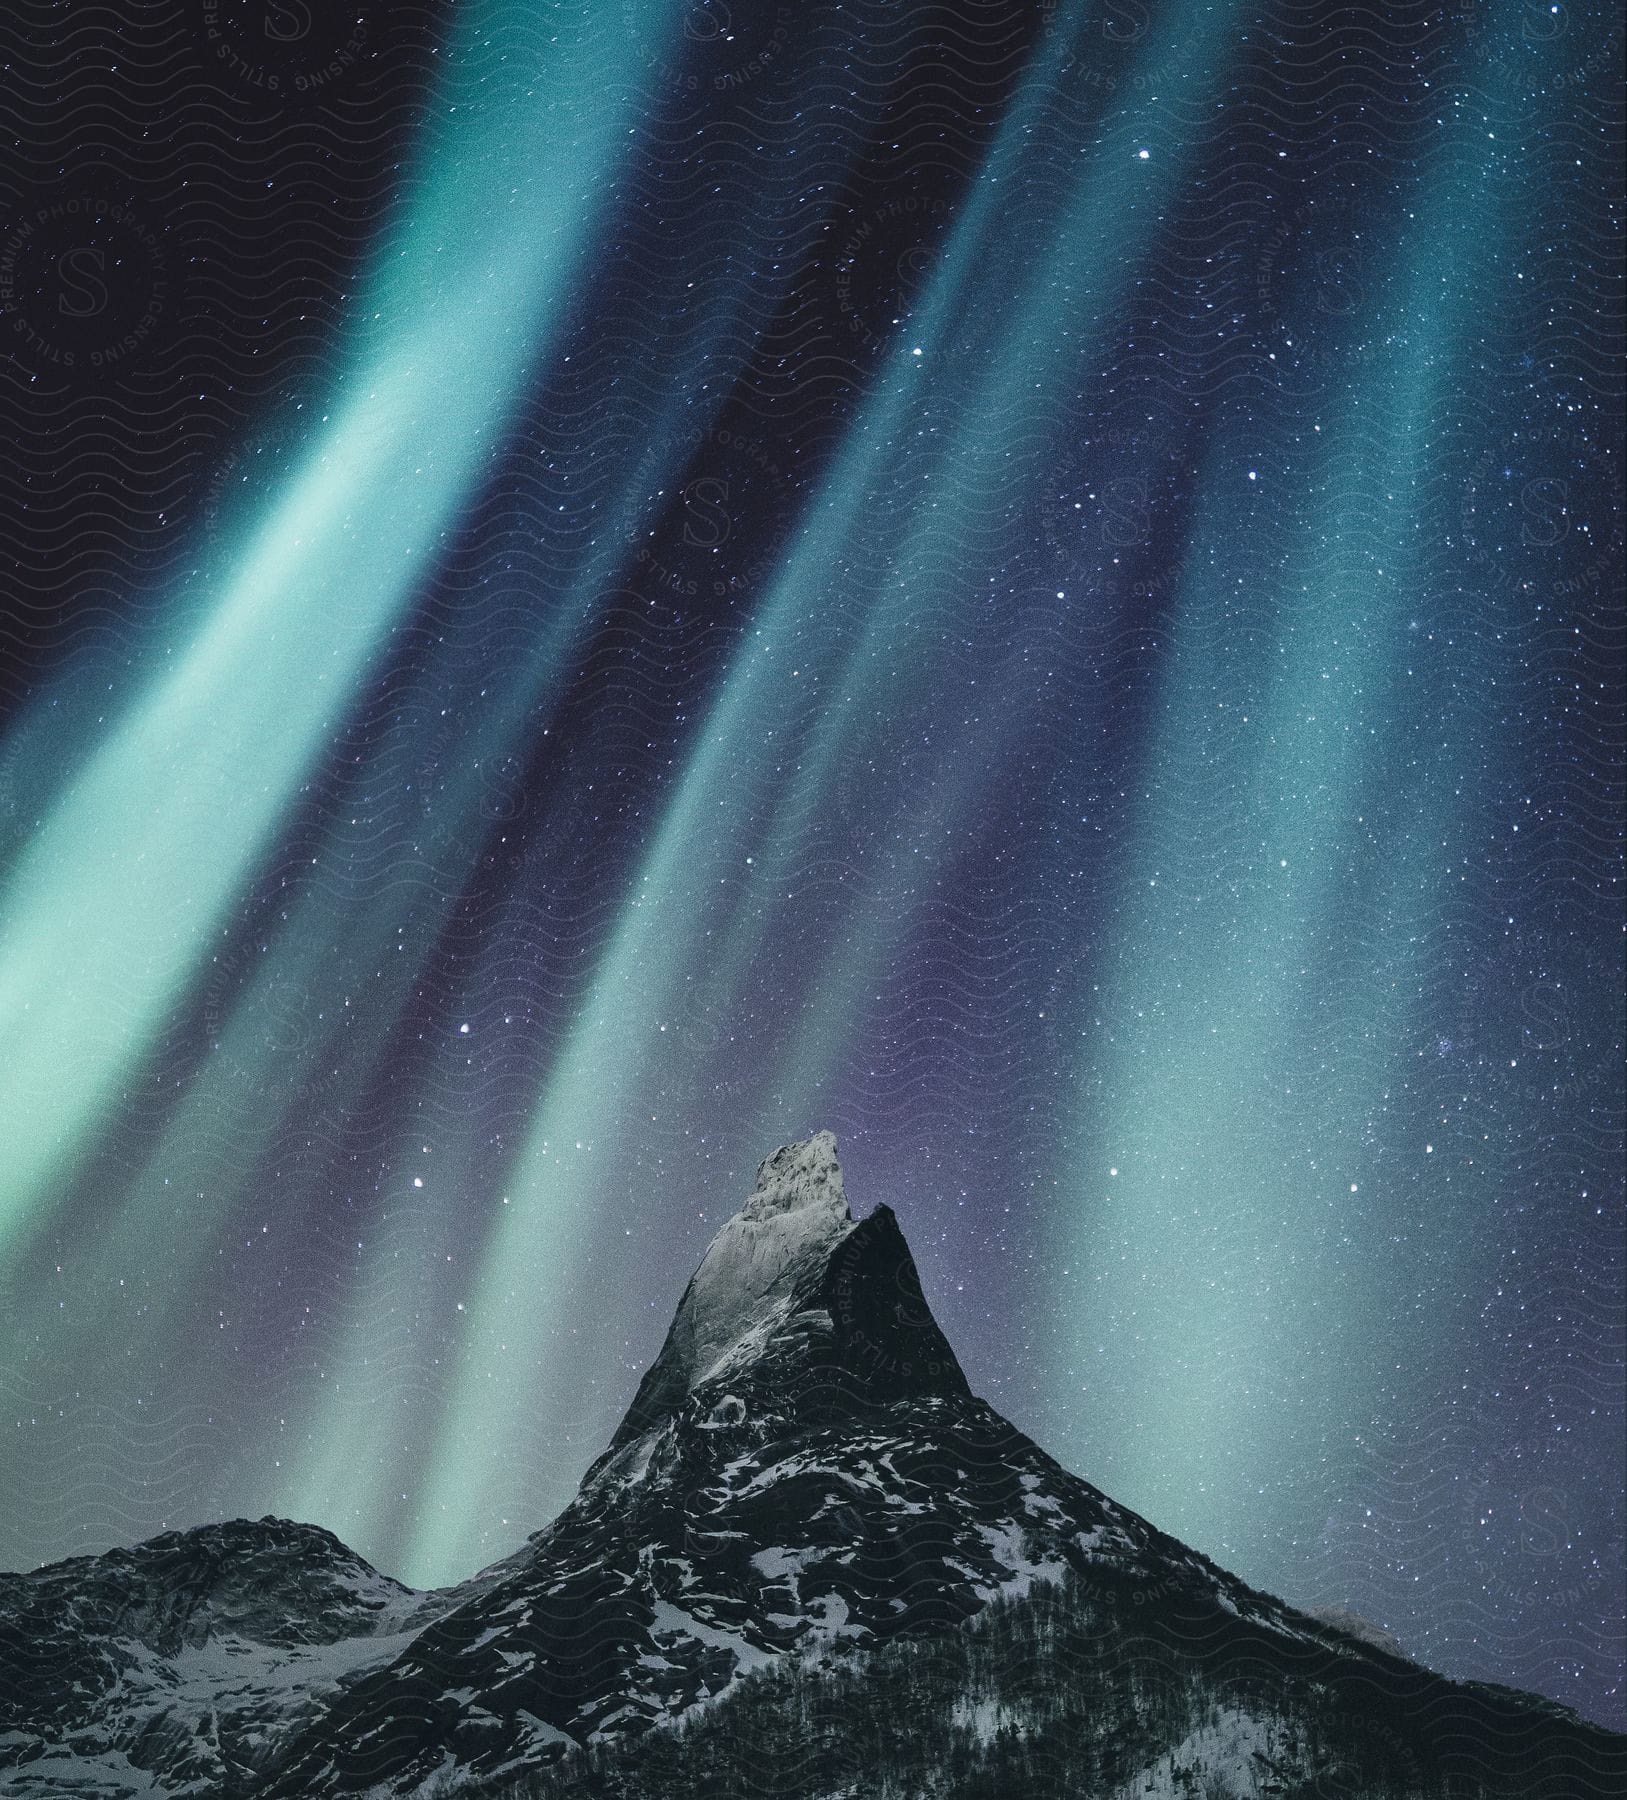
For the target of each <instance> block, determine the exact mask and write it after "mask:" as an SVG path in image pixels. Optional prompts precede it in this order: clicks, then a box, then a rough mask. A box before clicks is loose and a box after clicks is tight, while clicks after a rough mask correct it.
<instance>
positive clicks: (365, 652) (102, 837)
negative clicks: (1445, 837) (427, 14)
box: [0, 0, 666, 1257]
mask: <svg viewBox="0 0 1627 1800" xmlns="http://www.w3.org/2000/svg"><path fill="white" fill-rule="evenodd" d="M645 10H647V11H648V12H649V13H650V14H651V21H652V23H653V22H654V21H655V19H656V17H657V16H658V15H659V14H661V13H663V12H664V11H665V10H666V9H665V7H664V5H660V4H654V3H650V0H646V6H645ZM581 29H582V37H581V39H580V41H578V42H575V43H567V42H565V41H563V40H562V39H561V38H557V37H556V38H553V39H549V38H547V37H545V35H544V33H543V32H542V31H541V29H540V28H539V27H538V26H537V24H536V23H535V22H534V15H533V13H532V11H531V9H530V8H528V7H526V6H524V5H522V4H519V3H518V0H489V3H488V4H483V5H480V6H477V7H476V8H474V9H473V10H472V11H470V12H469V13H468V14H467V15H466V17H465V18H464V20H463V23H462V25H461V27H460V29H459V31H458V33H457V35H456V37H455V40H454V43H453V45H452V47H451V50H450V53H449V56H448V62H449V64H450V69H449V74H448V77H447V80H446V82H445V84H444V86H443V89H442V91H441V94H440V99H439V103H438V109H437V132H438V133H440V134H443V135H444V138H445V147H444V148H438V149H436V150H434V151H432V152H431V154H430V155H429V156H428V158H427V160H426V166H425V167H424V168H423V169H422V170H421V173H420V176H419V179H418V187H417V191H416V194H415V196H414V198H413V199H412V201H411V203H410V204H409V205H408V206H407V208H406V209H405V222H404V223H403V224H402V226H401V227H400V229H399V231H398V232H397V233H396V234H395V235H394V236H393V237H392V239H391V240H390V241H388V242H387V243H386V244H385V246H384V247H383V248H382V250H381V252H380V254H379V256H378V258H377V262H376V265H375V268H374V270H373V273H372V275H371V277H370V279H369V280H368V281H367V282H366V284H365V286H364V290H363V291H364V299H363V302H362V305H361V306H360V308H359V319H360V323H359V324H358V326H357V327H356V328H355V329H354V331H353V334H352V349H351V360H350V367H349V369H348V370H347V372H346V375H345V377H344V379H343V380H342V381H341V382H340V383H339V384H338V387H337V390H336V392H335V394H334V397H333V399H332V401H331V404H330V406H329V409H328V411H327V413H326V414H325V415H324V418H323V423H322V430H321V431H320V433H319V434H318V436H317V438H316V441H315V442H314V444H313V445H312V447H311V448H310V450H309V451H308V452H307V453H306V455H305V458H304V460H303V464H302V466H301V467H300V468H299V470H298V472H297V473H296V474H295V475H294V477H293V478H292V479H291V481H290V482H289V484H288V486H287V488H286V489H285V490H284V491H283V492H282V493H280V494H279V495H278V496H277V498H276V499H275V500H274V501H273V502H272V504H271V505H270V506H269V507H268V508H267V511H266V513H265V516H264V518H263V519H262V520H261V521H260V522H259V523H258V524H256V525H254V526H251V527H250V528H249V529H248V530H246V531H245V532H244V533H243V536H242V540H241V541H240V542H239V543H238V544H237V545H236V546H235V548H234V552H233V554H232V557H231V564H230V568H229V570H228V571H227V573H226V574H225V575H224V577H223V578H222V580H221V583H220V591H219V594H218V597H217V598H216V599H215V600H214V601H213V603H212V605H211V606H210V607H209V609H208V611H207V614H206V616H205V617H204V618H203V619H202V621H201V623H200V624H199V625H198V627H197V628H196V630H195V631H194V632H193V633H192V635H191V636H190V638H189V639H188V640H187V641H186V642H184V643H183V644H182V645H180V646H179V647H178V648H177V650H176V652H175V654H174V655H173V657H172V658H170V659H169V660H168V662H167V663H166V665H165V666H164V667H163V669H162V670H161V671H160V672H159V673H158V674H156V675H155V676H154V677H153V678H152V679H151V681H150V682H149V683H148V685H147V687H146V689H145V691H143V692H141V693H140V694H139V695H138V696H137V697H136V699H135V700H134V702H133V703H132V704H130V705H129V706H128V707H127V708H126V710H125V711H124V712H123V714H122V716H121V717H120V718H119V719H118V720H117V721H116V722H115V723H113V724H112V725H111V726H110V728H109V729H108V732H107V735H106V737H105V738H104V739H103V741H102V743H101V744H100V745H99V746H98V747H97V749H96V751H95V752H94V754H93V755H92V756H91V757H90V759H89V760H88V762H87V764H86V765H85V767H84V768H83V769H82V770H81V771H80V773H79V774H78V776H77V777H76V779H74V781H73V782H72V784H71V786H70V787H69V788H68V789H67V791H66V792H64V793H62V794H61V795H60V796H59V797H58V798H57V799H56V800H55V802H54V803H53V805H52V806H51V809H50V811H49V813H48V815H47V817H46V818H45V820H44V821H43V823H42V825H41V827H40V829H39V831H38V832H37V834H36V836H35V837H34V839H33V841H32V842H31V843H30V844H29V846H28V847H27V848H26V849H25V851H24V852H23V854H22V856H21V857H20V859H19V862H18V864H17V866H16V867H15V869H14V870H13V871H12V873H11V875H10V877H9V879H8V881H7V883H6V886H5V889H4V891H3V893H0V1095H3V1096H4V1100H3V1104H4V1117H3V1120H0V1131H3V1135H4V1137H5V1139H6V1142H7V1146H8V1158H7V1172H6V1185H5V1189H4V1193H3V1196H0V1253H3V1254H6V1255H7V1256H8V1257H9V1254H10V1251H11V1247H12V1243H13V1240H15V1239H16V1237H17V1236H18V1234H19V1233H20V1232H21V1231H23V1230H24V1229H25V1228H30V1227H39V1226H41V1225H43V1224H44V1223H45V1221H46V1220H47V1219H48V1218H49V1216H50V1212H51V1207H50V1202H49V1194H50V1192H51V1190H52V1188H53V1185H54V1184H60V1183H61V1182H62V1181H63V1179H64V1177H65V1176H66V1174H67V1172H68V1171H69V1170H70V1169H71V1167H72V1166H73V1165H74V1163H75V1161H76V1159H77V1158H78V1157H79V1156H80V1155H81V1154H82V1153H83V1152H84V1150H85V1149H86V1148H87V1146H88V1144H89V1143H90V1141H91V1140H92V1139H93V1137H94V1135H95V1133H96V1131H97V1129H98V1127H99V1126H100V1125H101V1124H102V1123H103V1122H104V1121H105V1120H106V1118H107V1117H108V1115H109V1113H110V1112H111V1111H116V1109H117V1107H118V1105H119V1103H120V1096H121V1091H122V1089H123V1087H124V1084H125V1083H127V1081H128V1080H129V1078H130V1075H131V1073H132V1072H133V1070H134V1069H135V1067H136V1065H137V1064H138V1063H139V1061H140V1059H141V1057H142V1055H143V1054H144V1052H145V1051H146V1050H147V1049H148V1048H149V1047H150V1046H151V1045H152V1043H153V1042H154V1041H155V1039H156V1038H157V1036H158V1034H159V1032H160V1031H161V1028H162V1026H163V1023H164V1021H165V1019H166V1017H167V1016H168V1014H169V1012H170V1011H171V1009H172V1007H173V1005H174V1004H175V1002H176V1000H177V999H178V997H179V996H180V995H181V994H182V993H183V991H184V989H185V987H186V984H187V982H188V980H189V977H190V975H191V973H192V971H193V970H194V968H195V967H196V965H197V964H198V962H199V959H200V958H201V956H202V955H203V954H204V953H205V951H206V949H207V947H208V946H209V945H210V944H211V942H212V940H213V934H214V932H215V930H216V928H217V926H218V924H219V922H220V920H221V919H222V917H223V916H224V915H225V913H226V911H227V909H228V908H229V907H230V906H231V904H232V902H233V900H234V898H235V897H236V896H237V894H238V893H239V892H240V890H241V887H242V884H243V882H244V881H245V879H246V878H247V876H248V875H249V873H250V871H251V870H252V868H253V865H254V862H255V859H256V858H257V857H258V856H259V855H260V854H262V853H263V851H264V849H265V847H266V846H267V844H268V843H269V842H270V841H271V839H272V837H273V834H274V833H275V831H276V829H277V827H278V826H279V824H280V822H281V821H282V819H283V818H284V816H285V815H286V813H287V810H288V808H289V806H290V804H291V803H292V802H293V801H294V799H295V797H296V796H297V794H298V792H299V788H300V784H301V781H302V780H303V779H304V777H305V775H306V773H307V771H308V770H309V769H310V767H311V765H312V763H313V761H314V760H315V759H316V758H317V757H319V756H320V755H321V753H322V749H323V746H324V744H325V742H326V741H327V740H328V739H329V738H330V737H331V735H332V733H333V732H334V730H335V729H336V727H337V725H338V724H339V721H340V720H341V718H342V717H343V714H344V711H345V707H346V705H347V702H348V701H349V700H350V698H351V697H352V696H353V695H354V693H355V692H356V690H357V687H358V684H359V683H360V682H361V680H362V679H363V678H364V677H365V675H366V672H367V670H368V669H369V667H370V666H371V664H372V662H373V660H374V658H375V656H376V654H377V652H378V650H379V648H380V646H381V644H382V643H383V641H384V638H385V635H386V633H387V632H388V630H389V628H390V626H391V624H392V623H393V622H394V621H395V620H397V619H398V618H399V617H400V616H401V615H402V613H403V611H404V610H405V608H406V606H407V605H408V604H409V602H410V600H411V598H412V596H413V594H414V593H415V591H417V589H418V587H419V585H420V583H421V582H422V581H423V579H424V577H425V575H426V574H427V573H428V571H429V570H430V568H431V566H432V564H433V562H434V559H435V557H436V554H437V552H438V550H439V548H440V547H441V545H442V544H443V542H444V540H445V538H446V535H447V532H448V530H449V529H450V527H451V525H452V523H453V522H454V520H455V518H456V516H457V513H458V511H459V509H460V507H461V506H462V505H463V504H464V503H465V502H466V501H467V499H468V498H469V496H470V494H471V492H472V491H473V489H474V487H475V485H476V484H477V482H478V481H479V479H480V476H481V473H482V470H483V468H484V467H485V465H486V462H487V460H488V458H489V457H490V455H491V454H492V452H493V450H494V447H495V445H496V441H497V439H498V437H499V435H500V433H501V431H502V429H503V427H504V425H505V423H506V422H507V420H508V418H509V417H510V414H511V411H512V408H513V406H514V404H515V401H516V399H517V398H518V396H519V394H520V392H521V390H522V387H523V384H524V382H525V380H526V378H527V375H528V373H529V372H530V371H531V370H532V369H534V368H535V366H536V365H537V363H538V361H539V359H540V358H541V357H542V356H544V355H545V354H546V351H547V347H548V344H549V342H550V340H551V337H552V334H553V333H554V331H555V330H556V329H557V327H558V325H559V322H560V317H561V307H562V302H563V300H564V299H565V297H566V296H567V295H568V294H569V293H570V291H571V287H572V281H573V277H574V275H575V273H576V271H577V269H578V267H579V265H580V262H581V259H582V257H583V254H584V252H585V251H586V250H587V249H588V248H589V246H590V245H591V242H592V230H593V222H594V219H595V216H596V196H597V195H598V193H599V192H601V191H602V189H603V186H604V185H605V184H606V182H607V178H608V177H609V176H610V175H612V174H613V172H614V170H615V169H616V167H617V166H618V164H619V160H620V153H621V151H622V149H623V147H624V145H625V143H626V140H627V134H628V118H629V108H628V105H627V100H626V95H627V94H628V93H629V92H630V91H631V90H632V89H633V87H634V83H633V81H632V79H631V77H632V76H633V75H634V73H635V69H636V58H635V56H634V54H633V51H632V49H631V48H630V47H629V46H630V34H629V32H628V29H627V26H626V23H625V21H624V20H623V19H621V18H620V17H619V16H614V17H613V16H612V15H611V14H609V13H606V12H604V11H602V10H600V11H598V12H596V13H593V14H591V15H589V16H588V17H587V18H586V20H585V22H584V23H583V24H582V27H581Z"/></svg>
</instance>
